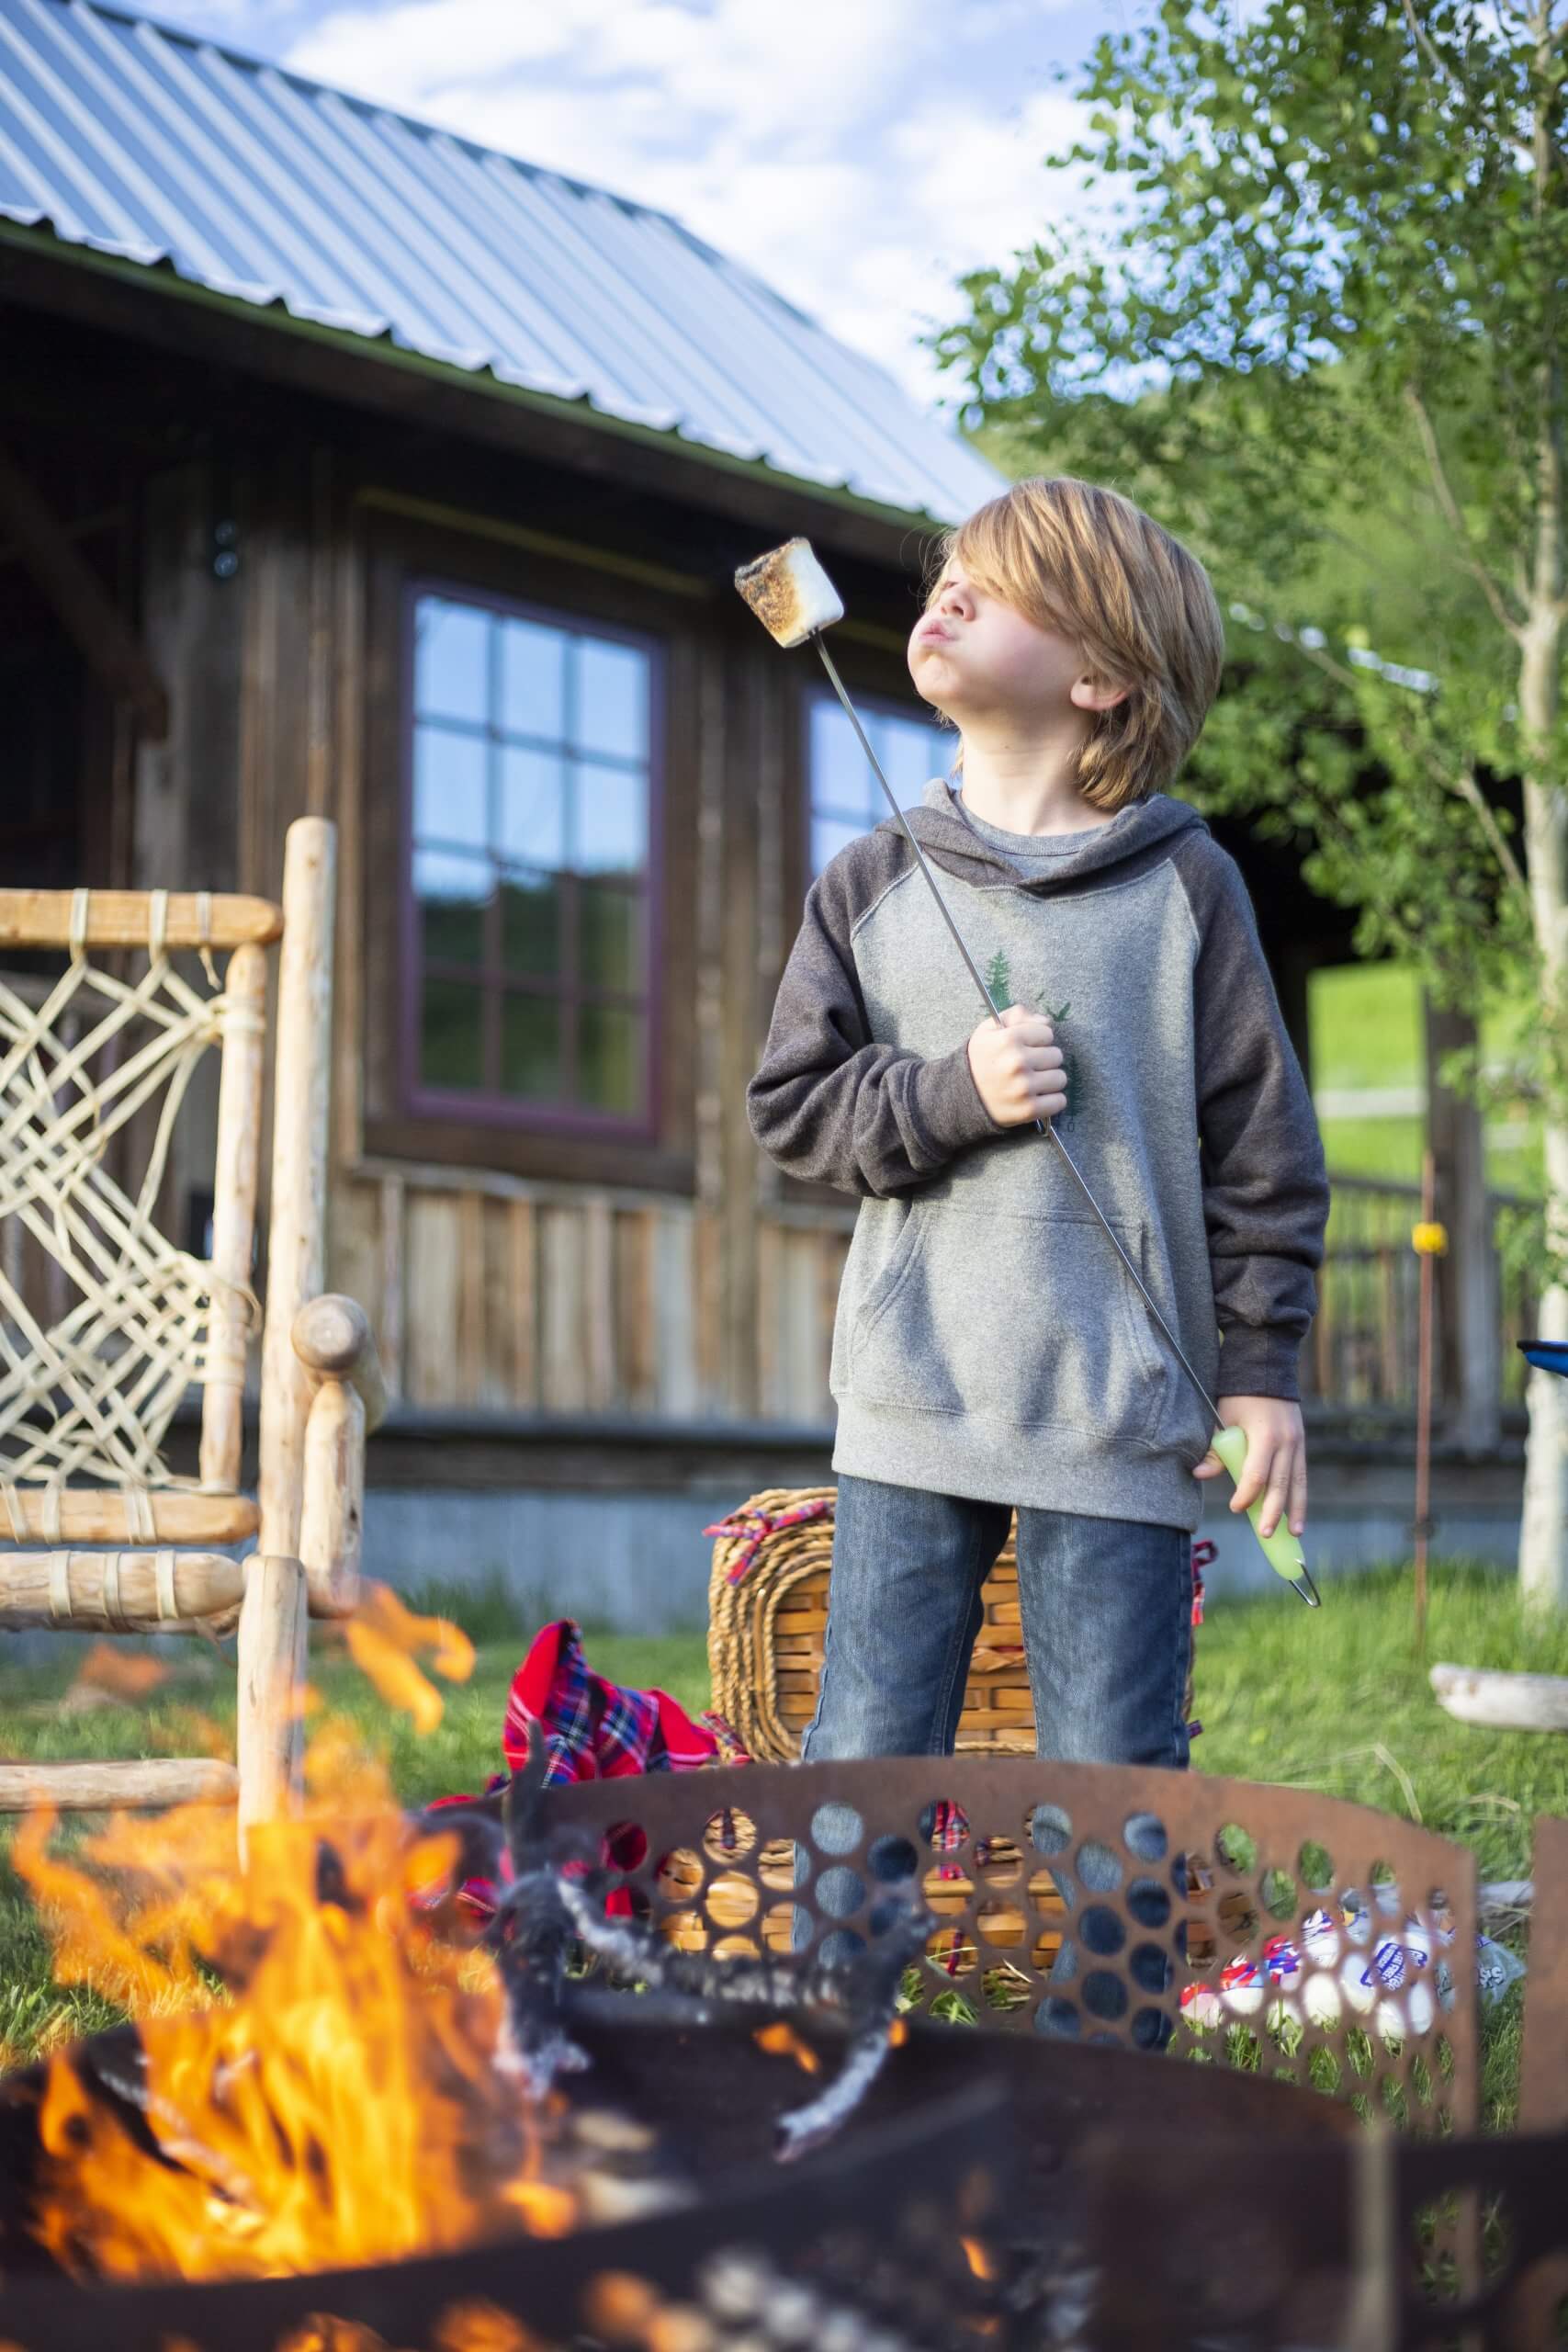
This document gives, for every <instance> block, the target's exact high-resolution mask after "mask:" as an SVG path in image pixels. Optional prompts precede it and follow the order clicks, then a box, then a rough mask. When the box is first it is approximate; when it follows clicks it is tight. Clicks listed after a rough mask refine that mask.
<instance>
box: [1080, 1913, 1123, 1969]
mask: <svg viewBox="0 0 1568 2352" xmlns="http://www.w3.org/2000/svg"><path fill="white" fill-rule="evenodd" d="M1077 1939H1078V1941H1079V1943H1080V1944H1081V1945H1082V1946H1083V1949H1084V1950H1085V1951H1087V1952H1092V1953H1093V1954H1094V1955H1095V1957H1096V1959H1097V1960H1108V1959H1110V1958H1111V1955H1112V1954H1113V1953H1116V1952H1119V1951H1121V1949H1122V1945H1123V1944H1124V1943H1125V1942H1126V1940H1127V1927H1126V1922H1125V1921H1124V1920H1123V1918H1122V1914H1121V1913H1120V1911H1117V1910H1114V1909H1112V1907H1111V1905H1110V1904H1109V1903H1090V1904H1089V1905H1087V1907H1086V1908H1085V1910H1084V1912H1083V1913H1082V1916H1081V1917H1079V1919H1078V1922H1077Z"/></svg>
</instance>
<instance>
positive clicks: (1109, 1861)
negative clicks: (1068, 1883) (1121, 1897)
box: [1074, 1838, 1122, 1894]
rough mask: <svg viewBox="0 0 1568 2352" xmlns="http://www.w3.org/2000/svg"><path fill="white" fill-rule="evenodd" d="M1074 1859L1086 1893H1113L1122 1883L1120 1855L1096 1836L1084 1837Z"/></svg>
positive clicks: (1079, 1880)
mask: <svg viewBox="0 0 1568 2352" xmlns="http://www.w3.org/2000/svg"><path fill="white" fill-rule="evenodd" d="M1074 1860H1075V1861H1076V1863H1077V1874H1078V1884H1079V1885H1080V1886H1081V1887H1082V1889H1083V1891H1084V1893H1085V1894H1115V1892H1116V1890H1117V1888H1118V1887H1119V1886H1120V1885H1121V1883H1122V1861H1121V1857H1120V1856H1119V1855H1118V1854H1116V1853H1114V1852H1112V1850H1111V1848H1110V1847H1109V1846H1107V1845H1105V1844H1104V1843H1103V1842H1102V1841H1101V1840H1100V1838H1085V1839H1084V1842H1083V1844H1082V1845H1081V1846H1080V1847H1079V1848H1078V1850H1077V1855H1076V1856H1075V1857H1074Z"/></svg>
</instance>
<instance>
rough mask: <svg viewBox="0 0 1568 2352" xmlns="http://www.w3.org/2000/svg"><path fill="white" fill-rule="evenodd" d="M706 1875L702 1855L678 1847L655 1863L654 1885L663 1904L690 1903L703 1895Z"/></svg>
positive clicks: (687, 1847) (687, 1848)
mask: <svg viewBox="0 0 1568 2352" xmlns="http://www.w3.org/2000/svg"><path fill="white" fill-rule="evenodd" d="M706 1875H707V1873H706V1871H705V1870H704V1868H703V1861H702V1856H701V1855H700V1854H694V1852H693V1851H692V1849H691V1848H690V1846H676V1847H673V1848H671V1851H670V1852H669V1853H668V1854H661V1855H660V1858H659V1860H658V1861H657V1862H656V1863H655V1865H654V1871H653V1883H654V1887H655V1889H656V1890H657V1892H658V1894H659V1899H660V1902H661V1903H690V1902H691V1901H693V1900H694V1897H695V1896H696V1895H698V1894H701V1892H702V1886H703V1881H704V1879H705V1877H706Z"/></svg>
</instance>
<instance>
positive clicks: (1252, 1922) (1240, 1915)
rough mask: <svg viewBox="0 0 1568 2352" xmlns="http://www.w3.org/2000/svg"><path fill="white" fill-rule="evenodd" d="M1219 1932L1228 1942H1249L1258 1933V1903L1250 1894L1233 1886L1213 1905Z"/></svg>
mask: <svg viewBox="0 0 1568 2352" xmlns="http://www.w3.org/2000/svg"><path fill="white" fill-rule="evenodd" d="M1215 1910H1216V1914H1217V1916H1218V1918H1219V1922H1220V1932H1221V1933H1222V1935H1224V1938H1225V1939H1226V1941H1227V1942H1229V1943H1233V1944H1249V1943H1251V1942H1252V1941H1253V1939H1254V1938H1255V1937H1256V1936H1257V1933H1258V1905H1257V1904H1256V1903H1255V1902H1254V1901H1253V1899H1252V1897H1251V1895H1250V1894H1247V1893H1246V1892H1245V1891H1244V1890H1243V1889H1242V1888H1240V1887H1234V1888H1233V1889H1232V1890H1231V1892H1230V1894H1222V1895H1221V1897H1220V1899H1219V1902H1218V1904H1217V1905H1215Z"/></svg>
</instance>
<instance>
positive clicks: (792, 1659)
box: [708, 1487, 1034, 1763]
mask: <svg viewBox="0 0 1568 2352" xmlns="http://www.w3.org/2000/svg"><path fill="white" fill-rule="evenodd" d="M835 1494H836V1489H835V1488H834V1487H766V1488H764V1490H763V1491H762V1492H761V1494H757V1495H753V1496H752V1497H751V1498H750V1501H749V1502H746V1503H743V1504H742V1505H741V1506H740V1508H739V1510H737V1511H734V1512H732V1513H731V1515H730V1518H729V1520H728V1521H727V1522H726V1527H727V1529H728V1530H730V1531H732V1532H724V1533H720V1534H719V1535H718V1537H717V1540H716V1543H715V1544H714V1549H713V1576H712V1579H711V1581H710V1583H709V1586H708V1665H709V1668H710V1669H711V1672H712V1677H713V1704H714V1706H715V1707H716V1709H717V1711H718V1713H720V1714H721V1715H723V1716H724V1718H725V1720H726V1721H727V1722H728V1723H729V1724H732V1725H733V1727H734V1729H735V1730H736V1732H737V1733H738V1734H739V1736H740V1738H741V1740H742V1741H743V1742H744V1743H745V1745H746V1747H747V1748H748V1749H749V1750H750V1753H751V1754H752V1755H753V1756H754V1757H755V1758H757V1759H758V1761H759V1762H760V1763H782V1762H784V1761H786V1760H787V1759H789V1758H792V1757H795V1756H798V1755H799V1753H800V1743H801V1738H802V1736H803V1735H804V1733H805V1731H806V1727H807V1724H809V1722H810V1721H811V1718H812V1715H813V1713H815V1711H816V1706H817V1687H818V1682H819V1681H820V1679H821V1675H822V1636H823V1634H824V1632H825V1630H826V1627H827V1623H828V1579H829V1570H830V1568H831V1566H832V1559H833V1503H834V1498H835ZM802 1508H805V1509H808V1510H810V1511H811V1514H812V1515H811V1516H809V1517H807V1518H802V1519H800V1520H798V1521H795V1523H794V1524H791V1525H788V1526H777V1525H773V1524H770V1522H773V1521H777V1520H779V1519H780V1518H782V1517H783V1516H784V1514H785V1513H786V1512H791V1511H795V1510H801V1509H802ZM1015 1531H1016V1521H1015V1522H1014V1525H1013V1527H1010V1529H1009V1530H1008V1538H1007V1542H1006V1543H1005V1544H1003V1546H1002V1549H1001V1553H1000V1555H999V1556H998V1560H997V1563H996V1566H994V1567H993V1568H992V1570H991V1573H990V1575H989V1576H988V1577H987V1579H986V1582H985V1586H984V1588H983V1589H982V1594H981V1599H982V1601H983V1603H984V1607H985V1623H984V1624H983V1625H982V1626H981V1629H980V1632H979V1634H978V1636H977V1637H976V1644H975V1654H974V1657H972V1659H971V1661H970V1666H969V1680H968V1683H967V1685H966V1686H965V1689H964V1712H963V1713H962V1714H961V1715H960V1716H959V1719H958V1745H959V1747H960V1749H961V1750H969V1751H978V1752H979V1753H981V1754H983V1755H989V1756H1032V1755H1033V1753H1034V1703H1033V1701H1032V1698H1031V1697H1030V1691H1029V1678H1028V1675H1027V1674H1026V1672H1025V1671H1024V1663H1023V1636H1022V1633H1021V1629H1020V1624H1019V1611H1018V1558H1017V1554H1016V1552H1015V1550H1014V1541H1013V1539H1014V1533H1015ZM748 1552H750V1555H751V1556H750V1563H749V1564H748V1565H746V1566H744V1569H743V1572H742V1573H741V1574H739V1577H738V1578H737V1580H735V1581H731V1579H732V1577H735V1574H736V1571H737V1570H738V1569H741V1567H742V1563H743V1562H744V1561H745V1559H746V1555H747V1554H748Z"/></svg>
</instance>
